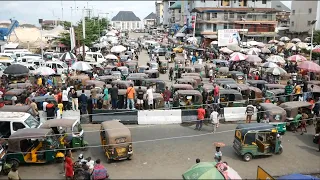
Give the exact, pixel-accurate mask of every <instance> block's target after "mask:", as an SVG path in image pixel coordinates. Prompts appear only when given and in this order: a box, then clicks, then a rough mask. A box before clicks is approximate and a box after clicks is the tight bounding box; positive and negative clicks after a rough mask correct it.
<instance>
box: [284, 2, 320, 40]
mask: <svg viewBox="0 0 320 180" xmlns="http://www.w3.org/2000/svg"><path fill="white" fill-rule="evenodd" d="M313 20H317V22H316V23H315V24H314V28H315V30H320V1H298V0H293V1H292V2H291V15H290V21H291V22H290V28H289V29H290V32H291V33H296V34H310V33H311V29H312V24H311V22H312V21H313Z"/></svg>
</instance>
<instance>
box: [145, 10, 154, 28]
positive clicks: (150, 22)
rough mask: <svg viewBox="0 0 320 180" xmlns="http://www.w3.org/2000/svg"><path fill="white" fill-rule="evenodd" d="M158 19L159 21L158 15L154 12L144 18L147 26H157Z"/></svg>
mask: <svg viewBox="0 0 320 180" xmlns="http://www.w3.org/2000/svg"><path fill="white" fill-rule="evenodd" d="M156 21H157V15H156V14H155V13H153V12H152V13H150V14H149V15H148V16H147V17H145V18H144V19H143V24H144V27H145V28H150V27H155V26H156V25H157V23H156Z"/></svg>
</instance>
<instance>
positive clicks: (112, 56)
mask: <svg viewBox="0 0 320 180" xmlns="http://www.w3.org/2000/svg"><path fill="white" fill-rule="evenodd" d="M105 58H106V59H118V57H117V56H115V55H113V54H108V55H106V56H105Z"/></svg>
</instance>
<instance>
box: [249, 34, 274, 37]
mask: <svg viewBox="0 0 320 180" xmlns="http://www.w3.org/2000/svg"><path fill="white" fill-rule="evenodd" d="M245 36H247V37H279V35H278V34H245Z"/></svg>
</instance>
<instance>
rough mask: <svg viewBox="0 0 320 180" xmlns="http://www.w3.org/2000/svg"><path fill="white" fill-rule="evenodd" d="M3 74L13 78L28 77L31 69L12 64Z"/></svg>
mask: <svg viewBox="0 0 320 180" xmlns="http://www.w3.org/2000/svg"><path fill="white" fill-rule="evenodd" d="M3 74H8V75H12V76H22V75H28V74H29V69H28V68H27V67H26V66H24V65H21V64H12V65H10V66H8V67H7V68H6V69H5V70H4V71H3Z"/></svg>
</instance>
